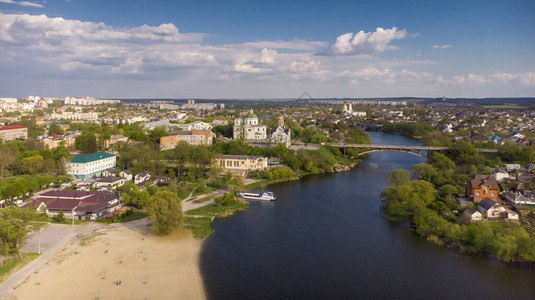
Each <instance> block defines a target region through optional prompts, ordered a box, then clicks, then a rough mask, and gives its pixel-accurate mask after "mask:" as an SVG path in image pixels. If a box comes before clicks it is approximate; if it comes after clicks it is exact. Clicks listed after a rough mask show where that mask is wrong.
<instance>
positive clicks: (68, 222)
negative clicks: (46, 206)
mask: <svg viewBox="0 0 535 300" xmlns="http://www.w3.org/2000/svg"><path fill="white" fill-rule="evenodd" d="M48 222H50V223H54V224H65V225H71V224H72V219H68V218H65V220H63V222H59V221H58V220H56V219H55V218H48ZM87 222H91V221H87V220H74V225H80V224H84V223H87Z"/></svg>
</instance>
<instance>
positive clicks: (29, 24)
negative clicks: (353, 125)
mask: <svg viewBox="0 0 535 300" xmlns="http://www.w3.org/2000/svg"><path fill="white" fill-rule="evenodd" d="M0 1H1V0H0ZM204 36H206V34H204V33H182V32H180V30H179V28H177V26H175V25H174V24H161V25H159V26H149V25H142V26H137V27H114V26H109V25H107V24H104V23H95V22H83V21H79V20H68V19H63V18H50V17H47V16H46V15H27V14H2V13H0V49H2V53H1V55H0V68H2V70H3V72H0V90H1V91H2V92H3V93H9V92H11V91H14V90H15V89H24V90H23V91H21V92H19V93H21V96H24V95H26V94H31V93H34V94H46V91H47V89H50V90H54V91H56V90H59V91H65V90H72V91H74V92H75V94H78V95H79V94H91V95H95V96H98V95H96V94H94V93H102V95H103V96H113V95H116V97H144V96H153V97H163V96H165V95H171V96H173V97H178V96H180V95H182V96H185V97H186V96H190V95H191V96H203V95H204V96H212V97H213V96H217V97H224V96H228V97H236V96H240V95H244V94H242V93H246V92H247V93H250V94H248V95H256V96H266V97H269V96H274V95H276V96H285V97H287V96H291V93H293V92H290V91H293V89H296V90H295V91H294V92H295V94H297V95H296V96H298V95H299V94H300V93H302V90H301V89H309V90H310V91H311V93H313V94H314V95H315V96H316V95H321V93H324V95H326V96H329V94H332V95H331V96H336V95H346V96H389V95H390V96H399V95H400V94H396V93H403V94H404V95H421V96H423V95H422V94H421V93H420V92H421V91H423V92H422V93H428V95H431V96H434V95H435V94H434V93H437V91H438V93H439V94H441V95H442V94H444V93H445V92H448V91H456V92H457V91H463V92H464V91H487V90H489V89H490V88H493V87H496V89H499V90H503V91H510V90H513V88H516V89H518V90H523V91H527V93H531V94H533V92H535V89H533V87H535V73H533V72H526V73H522V74H518V73H514V72H500V71H497V72H494V73H491V74H478V73H477V72H475V71H474V72H472V73H469V74H458V75H456V76H443V75H440V74H430V73H427V72H425V69H426V68H428V67H429V66H430V65H433V64H438V62H435V61H428V60H423V59H419V58H396V59H384V58H382V57H381V55H378V54H380V53H382V52H384V51H386V50H388V49H393V48H395V47H394V46H392V45H391V41H393V40H395V39H403V38H410V37H411V35H410V34H408V33H407V32H406V31H405V30H401V31H400V30H398V29H397V28H396V27H393V28H391V29H386V30H384V29H382V28H378V29H377V30H376V31H375V32H368V33H365V32H363V31H361V32H358V33H356V34H352V33H348V34H345V35H341V36H339V37H338V39H337V42H336V43H335V44H334V45H332V46H329V45H328V43H326V42H322V41H306V40H299V39H295V40H290V41H281V40H275V41H254V42H243V43H237V44H224V45H210V44H207V43H206V42H204V41H203V37H204ZM322 49H323V50H322ZM326 49H327V50H326ZM322 51H323V54H324V55H318V53H321V52H322ZM402 57H403V56H402ZM47 80H50V81H47ZM21 82H24V84H20V83H21ZM44 82H46V83H47V84H45V83H44ZM74 82H78V84H74ZM89 82H93V83H94V86H93V88H89V87H88V83H89ZM117 82H122V83H123V84H124V86H123V87H122V88H120V86H119V85H118V84H117ZM103 86H108V89H105V88H102V87H103ZM38 87H41V88H38ZM275 87H276V88H275ZM385 87H387V88H385ZM314 88H317V91H316V92H314V91H313V89H314ZM32 89H35V90H34V91H33V92H32ZM297 89H299V90H297ZM185 91H186V92H187V94H184V93H185ZM364 91H367V93H368V94H363V93H364ZM386 91H389V92H390V93H391V94H385V92H386ZM225 92H226V93H227V94H220V93H225ZM110 93H111V94H110ZM114 93H115V94H114ZM123 93H127V94H123ZM166 93H167V94H166ZM180 93H182V94H180ZM207 93H212V94H207ZM277 93H278V94H277ZM341 93H350V94H341ZM351 93H358V94H351ZM446 94H447V93H446ZM493 95H494V94H493ZM0 96H2V95H0Z"/></svg>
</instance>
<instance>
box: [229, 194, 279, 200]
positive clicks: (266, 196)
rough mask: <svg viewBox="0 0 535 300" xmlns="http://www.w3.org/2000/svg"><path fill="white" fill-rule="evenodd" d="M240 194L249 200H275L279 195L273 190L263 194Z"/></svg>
mask: <svg viewBox="0 0 535 300" xmlns="http://www.w3.org/2000/svg"><path fill="white" fill-rule="evenodd" d="M238 196H240V197H242V198H243V199H248V200H265V201H275V199H277V197H276V196H275V194H274V193H273V192H264V193H262V194H258V193H239V194H238Z"/></svg>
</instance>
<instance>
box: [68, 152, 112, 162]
mask: <svg viewBox="0 0 535 300" xmlns="http://www.w3.org/2000/svg"><path fill="white" fill-rule="evenodd" d="M112 156H115V155H113V154H109V153H106V152H102V151H99V152H95V153H89V154H80V155H77V156H76V157H75V158H73V159H71V162H72V163H88V162H92V161H96V160H100V159H104V158H108V157H112Z"/></svg>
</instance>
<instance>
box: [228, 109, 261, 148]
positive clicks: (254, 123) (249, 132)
mask: <svg viewBox="0 0 535 300" xmlns="http://www.w3.org/2000/svg"><path fill="white" fill-rule="evenodd" d="M233 129H234V135H233V137H234V139H235V140H237V139H243V140H246V141H247V140H265V139H267V126H265V125H260V124H258V116H257V115H255V114H254V112H253V110H252V109H251V111H249V114H247V115H246V116H245V118H243V119H242V118H236V120H234V127H233Z"/></svg>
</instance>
